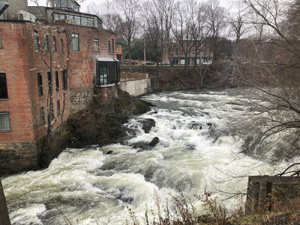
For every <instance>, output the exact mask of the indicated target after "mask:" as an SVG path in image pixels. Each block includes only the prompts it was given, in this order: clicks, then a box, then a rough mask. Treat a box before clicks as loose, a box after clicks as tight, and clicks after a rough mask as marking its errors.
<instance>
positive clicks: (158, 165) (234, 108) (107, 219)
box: [3, 91, 284, 225]
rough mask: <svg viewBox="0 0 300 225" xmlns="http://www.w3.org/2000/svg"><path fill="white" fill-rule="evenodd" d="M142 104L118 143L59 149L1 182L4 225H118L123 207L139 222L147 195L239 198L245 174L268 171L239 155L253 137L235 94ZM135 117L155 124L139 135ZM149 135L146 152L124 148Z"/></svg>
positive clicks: (150, 204)
mask: <svg viewBox="0 0 300 225" xmlns="http://www.w3.org/2000/svg"><path fill="white" fill-rule="evenodd" d="M144 100H146V101H149V102H151V103H153V104H154V105H156V107H154V108H153V109H152V111H151V112H148V113H146V114H143V115H141V116H139V117H136V118H132V119H131V120H130V121H129V123H128V124H126V125H125V126H127V127H130V128H131V129H133V130H135V132H134V133H135V135H134V136H131V137H130V138H128V140H127V141H126V143H125V144H123V145H121V144H115V145H109V146H105V147H103V148H99V147H87V148H85V149H66V150H65V151H64V152H63V153H62V154H60V156H59V157H58V158H57V159H55V160H53V161H52V163H51V164H50V166H49V168H47V169H45V170H42V171H34V172H28V173H24V174H20V175H16V176H10V177H7V178H5V179H4V180H3V185H4V189H5V194H6V196H7V202H8V207H9V211H10V217H11V220H12V223H13V224H15V225H21V224H33V225H36V224H45V225H50V224H51V225H59V224H65V218H64V216H65V217H66V218H68V219H69V220H70V221H71V223H72V224H89V225H90V224H113V225H114V224H124V223H125V221H126V220H129V212H128V208H127V207H129V208H131V209H133V211H135V213H136V215H137V216H138V217H143V215H144V212H145V209H146V207H147V208H148V209H149V208H150V209H151V208H152V209H155V197H154V196H157V195H158V196H159V197H160V199H161V201H162V202H164V201H165V199H166V198H168V197H170V195H172V196H177V195H178V194H179V190H180V191H182V192H183V194H184V195H186V196H193V195H194V194H199V195H201V194H203V192H204V191H205V190H209V191H212V192H215V193H216V195H218V196H219V198H220V199H225V198H227V197H228V195H227V194H226V193H224V192H228V193H236V192H246V188H247V176H248V175H264V174H272V173H275V172H276V171H274V167H273V166H271V165H269V164H268V163H266V162H264V161H262V160H258V159H254V158H251V157H249V156H246V155H244V154H242V153H240V152H241V149H242V146H243V144H244V140H245V137H246V136H247V135H251V132H253V131H251V129H250V128H249V127H247V126H245V125H243V124H244V123H242V122H243V121H244V122H245V121H248V122H251V120H250V119H249V117H248V115H247V112H250V111H253V109H252V108H251V107H252V106H251V104H248V103H249V101H248V99H247V98H245V97H244V96H243V95H242V94H241V93H239V92H236V91H223V92H212V91H206V92H197V91H195V92H170V93H161V94H152V95H148V96H145V97H144ZM141 119H153V120H154V121H155V122H156V126H155V127H153V128H152V129H151V131H150V132H149V133H145V132H144V131H143V130H142V128H141V127H142V124H141V122H140V121H141ZM251 123H252V124H253V123H255V121H253V122H251ZM245 124H247V123H245ZM131 135H132V134H131ZM154 137H158V138H159V139H160V142H159V143H158V145H156V146H155V147H153V148H152V149H150V150H144V151H141V150H140V149H135V148H132V147H130V146H132V145H133V144H134V143H138V142H150V141H151V140H152V139H153V138H154ZM108 151H113V154H109V155H106V154H105V153H106V152H108ZM283 167H284V165H282V166H281V167H280V166H278V167H277V169H278V170H279V169H280V168H283ZM225 204H226V205H227V207H234V204H235V202H234V201H233V200H232V199H231V200H230V201H226V202H225ZM198 207H199V211H201V210H202V208H201V205H200V204H199V205H198Z"/></svg>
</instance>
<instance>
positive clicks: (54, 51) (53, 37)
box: [52, 36, 56, 52]
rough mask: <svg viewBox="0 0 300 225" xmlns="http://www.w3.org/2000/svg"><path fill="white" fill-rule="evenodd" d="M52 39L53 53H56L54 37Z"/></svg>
mask: <svg viewBox="0 0 300 225" xmlns="http://www.w3.org/2000/svg"><path fill="white" fill-rule="evenodd" d="M52 39H53V51H54V52H56V37H54V36H53V37H52Z"/></svg>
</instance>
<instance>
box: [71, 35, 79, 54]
mask: <svg viewBox="0 0 300 225" xmlns="http://www.w3.org/2000/svg"><path fill="white" fill-rule="evenodd" d="M72 49H73V51H79V34H72Z"/></svg>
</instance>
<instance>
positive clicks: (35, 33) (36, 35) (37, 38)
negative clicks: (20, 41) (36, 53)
mask: <svg viewBox="0 0 300 225" xmlns="http://www.w3.org/2000/svg"><path fill="white" fill-rule="evenodd" d="M33 39H34V49H36V50H38V49H39V48H40V47H39V33H38V32H37V31H34V32H33Z"/></svg>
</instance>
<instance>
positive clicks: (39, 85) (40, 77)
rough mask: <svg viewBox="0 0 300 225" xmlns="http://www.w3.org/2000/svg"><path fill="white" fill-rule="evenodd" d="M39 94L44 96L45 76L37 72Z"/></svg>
mask: <svg viewBox="0 0 300 225" xmlns="http://www.w3.org/2000/svg"><path fill="white" fill-rule="evenodd" d="M37 81H38V91H39V96H43V77H42V74H41V73H38V74H37Z"/></svg>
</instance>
